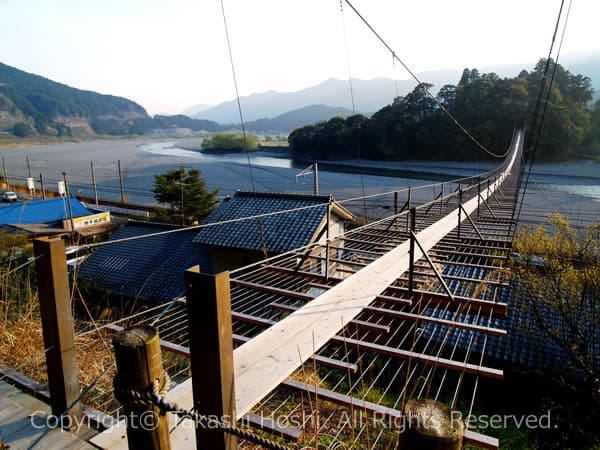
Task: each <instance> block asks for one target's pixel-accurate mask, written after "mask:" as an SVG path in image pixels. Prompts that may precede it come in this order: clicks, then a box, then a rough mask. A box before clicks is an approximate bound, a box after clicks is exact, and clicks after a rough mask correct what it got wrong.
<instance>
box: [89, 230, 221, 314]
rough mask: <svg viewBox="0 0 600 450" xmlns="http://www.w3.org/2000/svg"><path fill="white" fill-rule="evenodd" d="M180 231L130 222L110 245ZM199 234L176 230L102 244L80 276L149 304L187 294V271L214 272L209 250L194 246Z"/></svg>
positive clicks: (115, 292) (91, 256) (119, 293)
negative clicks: (195, 267) (185, 272)
mask: <svg viewBox="0 0 600 450" xmlns="http://www.w3.org/2000/svg"><path fill="white" fill-rule="evenodd" d="M178 228H180V227H177V226H173V225H160V224H149V223H143V222H129V223H128V224H127V225H124V226H123V227H121V228H120V229H119V230H118V231H117V232H116V233H114V234H113V235H112V236H111V238H110V239H109V242H110V241H118V240H120V239H124V238H130V237H137V236H144V235H147V234H154V233H159V232H162V231H169V230H176V229H178ZM196 233H197V231H196V230H192V231H187V230H186V231H177V232H173V233H167V234H161V235H158V236H149V237H145V238H141V239H133V240H129V241H122V242H116V243H114V244H107V245H102V246H100V247H99V248H98V249H97V250H96V251H94V253H92V254H91V255H90V256H89V257H88V258H87V259H86V260H85V261H84V262H83V264H82V265H81V266H80V270H79V276H80V277H84V278H88V279H91V280H93V281H94V282H95V283H98V284H99V285H101V286H103V287H105V288H108V289H110V290H111V291H112V292H113V293H114V294H116V295H121V294H122V295H123V296H124V297H128V298H137V299H140V300H142V301H147V302H164V301H168V300H171V299H173V298H175V297H177V296H180V295H182V294H183V293H184V291H185V283H184V271H185V270H186V269H189V268H190V267H192V266H195V265H200V270H202V272H207V273H211V272H212V268H211V264H210V256H209V250H208V248H207V247H205V246H202V245H196V244H192V239H193V238H194V236H195V235H196Z"/></svg>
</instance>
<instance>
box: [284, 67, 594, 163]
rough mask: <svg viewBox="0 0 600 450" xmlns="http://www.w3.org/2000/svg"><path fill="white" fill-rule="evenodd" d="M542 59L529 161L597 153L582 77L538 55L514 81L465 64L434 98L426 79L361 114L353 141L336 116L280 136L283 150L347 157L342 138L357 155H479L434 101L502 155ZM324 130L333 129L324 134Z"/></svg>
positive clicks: (526, 107) (530, 101) (524, 117)
mask: <svg viewBox="0 0 600 450" xmlns="http://www.w3.org/2000/svg"><path fill="white" fill-rule="evenodd" d="M547 64H548V65H549V67H550V69H551V71H550V72H549V73H550V74H551V73H552V70H553V69H554V68H556V72H555V75H554V85H553V87H552V90H551V91H549V94H550V95H549V96H546V94H548V89H547V88H546V90H545V92H543V93H542V94H543V95H542V98H543V99H544V100H545V99H546V98H548V102H547V105H546V109H545V115H544V119H545V124H544V127H543V129H542V131H543V133H542V136H541V139H540V142H539V145H538V151H537V154H536V159H537V160H538V161H539V160H551V161H560V160H566V159H570V158H577V157H581V156H582V155H587V156H593V155H599V154H600V141H599V140H598V138H597V137H596V136H597V134H598V132H594V129H596V128H598V127H599V126H600V124H599V123H598V120H593V119H594V118H595V117H596V116H594V114H598V113H596V112H595V110H594V111H590V109H589V108H588V105H589V102H590V100H591V98H592V90H591V82H590V79H589V78H588V77H585V76H583V75H573V74H571V73H570V72H569V71H567V70H565V69H564V68H563V67H562V66H560V65H555V63H554V61H549V62H548V61H546V60H545V59H541V60H540V61H539V62H538V64H536V66H535V68H534V70H533V71H532V72H531V73H529V72H527V71H522V72H521V73H520V74H519V75H518V76H517V77H515V78H500V77H498V75H496V74H494V73H489V74H485V73H484V74H482V73H480V72H479V71H478V70H477V69H472V70H470V69H465V70H464V71H463V73H462V76H461V78H460V81H459V83H458V84H457V85H456V86H452V85H446V86H443V87H442V88H441V89H440V91H439V92H438V94H437V96H436V100H437V102H435V101H434V100H433V99H432V98H431V96H430V95H429V94H427V92H426V91H425V90H424V88H423V87H424V86H426V87H428V88H429V87H431V85H427V84H424V86H417V87H416V88H415V89H414V90H413V91H412V92H410V93H409V94H408V95H406V96H405V97H399V98H396V99H394V101H393V103H392V104H390V105H388V106H385V107H384V108H382V109H380V110H379V111H377V112H376V113H375V114H373V116H372V117H371V118H369V119H366V118H365V121H364V123H362V124H361V126H360V128H358V131H359V136H358V138H356V136H354V138H353V139H348V134H349V133H350V130H351V129H352V131H353V133H355V134H356V131H357V129H356V128H351V127H348V126H345V127H342V124H343V120H342V119H341V118H339V117H338V118H334V119H331V120H330V121H327V122H320V123H317V124H315V125H310V126H307V127H302V128H299V129H297V130H295V131H294V132H292V133H291V134H290V136H289V139H288V141H289V143H290V148H291V150H292V152H293V154H294V156H295V157H298V158H304V159H350V158H355V157H356V152H355V148H354V146H353V145H349V144H348V142H352V143H354V142H356V141H358V142H359V143H360V149H361V150H360V153H359V154H360V156H361V157H363V158H372V159H380V160H387V159H391V160H405V159H444V160H480V159H487V158H490V155H488V154H487V153H485V152H483V151H482V150H481V148H479V147H478V146H477V145H476V144H474V143H473V142H472V140H471V139H470V138H469V137H468V136H466V135H465V134H464V133H462V132H461V131H460V130H459V129H458V127H456V125H455V124H454V123H453V121H452V120H451V119H449V117H448V116H447V115H446V114H444V112H443V111H442V108H440V105H442V106H443V107H444V109H446V110H447V111H448V112H449V113H450V114H451V115H452V116H453V117H454V118H456V119H457V120H458V121H459V122H460V123H461V124H462V125H463V126H464V127H465V128H466V129H467V130H469V132H470V133H471V134H472V135H473V136H474V137H475V138H476V139H477V140H478V141H479V142H481V143H482V144H483V145H484V146H486V147H487V148H489V149H491V150H492V151H495V152H496V153H503V152H504V149H506V148H507V146H508V145H509V144H510V139H511V136H512V132H513V130H514V128H515V127H516V126H522V125H524V124H528V125H531V123H529V122H530V121H531V118H532V116H533V111H534V109H535V105H536V102H537V98H538V91H539V89H540V86H541V83H542V77H543V74H544V72H545V69H546V65H547ZM549 76H550V75H548V77H549ZM547 80H548V81H549V78H548V79H547ZM548 84H549V83H547V84H546V86H547V85H548ZM332 128H334V129H335V130H336V132H332ZM343 129H345V131H344V130H343ZM594 133H596V134H594Z"/></svg>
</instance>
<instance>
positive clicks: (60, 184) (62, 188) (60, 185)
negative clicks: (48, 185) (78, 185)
mask: <svg viewBox="0 0 600 450" xmlns="http://www.w3.org/2000/svg"><path fill="white" fill-rule="evenodd" d="M58 195H60V196H61V197H64V196H65V195H67V190H66V189H65V182H64V181H59V182H58Z"/></svg>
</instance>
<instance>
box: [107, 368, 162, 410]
mask: <svg viewBox="0 0 600 450" xmlns="http://www.w3.org/2000/svg"><path fill="white" fill-rule="evenodd" d="M170 387H171V378H170V377H169V375H168V374H167V373H166V372H163V374H162V383H161V380H160V379H159V378H155V379H154V380H153V381H152V383H151V384H149V385H148V386H146V387H145V388H144V389H130V388H125V387H124V386H122V384H121V382H120V380H119V376H118V375H116V376H115V377H114V378H113V388H114V392H115V398H116V399H117V400H118V401H119V402H120V403H121V404H122V405H123V406H128V407H140V406H158V407H159V408H160V409H161V412H165V411H166V410H167V409H168V408H166V407H162V406H159V404H164V403H165V402H164V396H165V395H167V392H169V388H170Z"/></svg>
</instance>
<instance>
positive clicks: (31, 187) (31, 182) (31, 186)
mask: <svg viewBox="0 0 600 450" xmlns="http://www.w3.org/2000/svg"><path fill="white" fill-rule="evenodd" d="M27 189H29V190H30V191H33V190H35V181H34V180H33V178H31V177H29V178H27Z"/></svg>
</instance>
